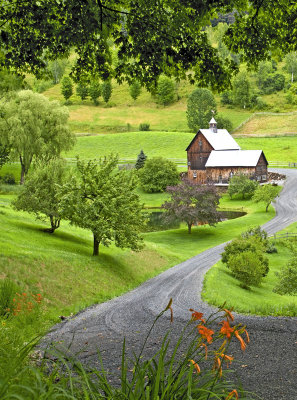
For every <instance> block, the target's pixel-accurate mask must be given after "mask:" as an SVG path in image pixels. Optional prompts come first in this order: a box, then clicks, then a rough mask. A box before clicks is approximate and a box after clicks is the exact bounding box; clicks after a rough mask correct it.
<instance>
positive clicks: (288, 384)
mask: <svg viewBox="0 0 297 400" xmlns="http://www.w3.org/2000/svg"><path fill="white" fill-rule="evenodd" d="M278 172H281V173H285V174H286V175H287V180H286V182H285V185H284V189H283V191H282V192H281V195H280V197H279V198H278V199H277V201H276V204H275V207H276V216H275V218H273V219H272V220H271V221H269V222H268V223H266V224H265V225H263V228H264V229H265V230H266V231H267V232H268V233H269V234H273V233H274V232H277V231H279V230H281V229H283V228H285V227H286V226H288V225H290V224H291V223H293V222H295V221H297V191H296V188H297V171H295V170H278ZM224 246H225V244H224V243H223V244H221V245H219V246H216V247H213V248H211V249H208V250H206V251H204V252H203V253H201V254H199V255H197V256H195V257H193V258H191V259H189V260H187V261H185V262H183V263H181V264H179V265H176V266H175V267H173V268H171V269H169V270H167V271H165V272H164V273H162V274H161V275H159V276H157V277H155V278H153V279H150V280H149V281H147V282H145V283H143V284H142V285H141V286H139V287H137V288H136V289H134V290H132V291H131V292H129V293H126V294H125V295H123V296H121V297H118V298H115V299H113V300H110V301H108V302H106V303H103V304H98V305H95V306H93V307H90V308H88V309H86V310H84V311H83V312H81V313H79V314H78V315H77V316H75V318H73V319H71V320H69V321H66V322H64V323H61V324H59V325H57V326H55V327H54V329H53V330H52V331H51V332H50V333H49V334H48V336H47V338H46V340H47V341H53V342H57V341H61V340H62V341H64V343H65V344H66V345H68V344H70V343H71V349H72V351H73V352H75V353H76V352H80V354H79V358H80V359H81V360H82V361H84V362H86V363H88V364H90V365H92V366H98V365H99V364H98V357H97V348H100V351H101V355H102V359H103V363H104V365H105V368H107V369H108V370H110V371H116V370H117V369H118V367H119V366H120V364H121V359H120V356H121V350H122V340H123V336H125V337H126V343H127V351H128V353H130V354H132V352H133V351H136V352H137V350H138V349H139V346H140V343H141V342H142V340H143V337H144V336H145V334H146V332H147V330H148V328H149V327H150V326H151V323H152V321H153V319H154V318H155V316H156V315H157V314H158V313H159V312H160V311H161V310H162V309H163V308H164V306H166V304H167V303H168V301H169V299H170V298H171V297H172V298H173V311H174V318H175V321H174V326H175V330H176V332H178V330H179V329H180V328H181V326H183V325H184V322H185V321H186V320H188V319H189V312H188V310H189V308H195V309H196V310H199V311H202V312H203V313H205V314H209V313H211V311H212V310H213V308H212V307H210V306H209V305H207V304H206V303H204V302H203V301H202V300H201V297H200V293H201V289H202V283H203V276H204V274H205V272H206V271H207V270H208V269H209V268H210V267H211V266H212V265H213V264H215V263H216V262H217V261H218V260H219V259H220V254H221V253H222V251H223V248H224ZM227 296H228V294H227V293H226V297H227ZM236 322H242V323H244V324H246V325H247V328H248V331H249V334H250V338H251V342H250V345H249V346H248V348H247V350H246V352H245V353H244V354H242V353H241V352H240V351H239V350H238V349H236V348H234V349H233V355H234V356H235V359H236V360H237V364H236V366H235V367H236V375H237V378H239V379H240V380H241V381H242V384H243V386H244V388H245V389H247V390H249V391H252V392H254V393H256V394H257V395H259V396H260V398H262V399H265V400H282V399H283V400H297V318H285V317H281V318H280V317H257V316H245V315H236ZM168 325H169V316H167V315H165V316H164V318H162V320H160V323H158V325H157V326H156V328H155V330H154V335H153V339H152V340H151V341H150V342H149V345H148V352H152V353H153V352H154V351H157V346H158V343H159V341H160V339H161V338H162V336H163V333H164V331H165V330H166V328H167V327H168Z"/></svg>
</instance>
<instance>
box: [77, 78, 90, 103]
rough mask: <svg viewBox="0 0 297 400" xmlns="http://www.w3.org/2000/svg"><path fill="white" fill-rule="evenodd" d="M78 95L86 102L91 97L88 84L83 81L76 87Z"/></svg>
mask: <svg viewBox="0 0 297 400" xmlns="http://www.w3.org/2000/svg"><path fill="white" fill-rule="evenodd" d="M76 94H77V95H78V96H79V97H80V98H81V100H82V101H84V100H85V99H86V98H87V97H88V95H89V88H88V82H86V81H85V80H83V79H81V80H80V81H79V83H78V85H77V86H76Z"/></svg>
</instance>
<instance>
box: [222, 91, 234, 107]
mask: <svg viewBox="0 0 297 400" xmlns="http://www.w3.org/2000/svg"><path fill="white" fill-rule="evenodd" d="M221 104H222V106H224V105H228V104H233V100H232V92H231V91H228V92H223V93H222V94H221Z"/></svg>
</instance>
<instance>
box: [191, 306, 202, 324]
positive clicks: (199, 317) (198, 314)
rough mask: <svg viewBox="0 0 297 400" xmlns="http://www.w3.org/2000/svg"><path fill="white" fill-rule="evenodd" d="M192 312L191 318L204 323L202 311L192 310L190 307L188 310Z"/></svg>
mask: <svg viewBox="0 0 297 400" xmlns="http://www.w3.org/2000/svg"><path fill="white" fill-rule="evenodd" d="M189 311H191V312H192V319H193V321H202V322H203V323H204V324H205V319H203V318H202V317H203V313H201V312H198V311H195V310H193V309H192V308H190V310H189Z"/></svg>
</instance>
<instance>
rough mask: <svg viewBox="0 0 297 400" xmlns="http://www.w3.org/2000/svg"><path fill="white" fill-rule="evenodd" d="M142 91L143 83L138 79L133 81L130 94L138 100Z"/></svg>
mask: <svg viewBox="0 0 297 400" xmlns="http://www.w3.org/2000/svg"><path fill="white" fill-rule="evenodd" d="M140 93H141V84H140V83H139V82H138V81H133V82H132V84H131V86H130V96H131V97H132V99H133V100H136V99H137V97H138V96H139V95H140Z"/></svg>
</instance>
